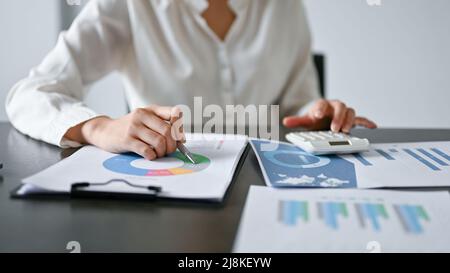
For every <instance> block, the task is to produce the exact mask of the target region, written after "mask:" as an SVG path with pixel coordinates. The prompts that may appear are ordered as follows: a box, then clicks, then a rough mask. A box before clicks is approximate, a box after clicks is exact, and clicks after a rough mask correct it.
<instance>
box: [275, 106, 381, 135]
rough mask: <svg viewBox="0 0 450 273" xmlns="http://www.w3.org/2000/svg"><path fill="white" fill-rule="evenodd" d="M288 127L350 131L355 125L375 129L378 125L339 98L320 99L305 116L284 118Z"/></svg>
mask: <svg viewBox="0 0 450 273" xmlns="http://www.w3.org/2000/svg"><path fill="white" fill-rule="evenodd" d="M283 124H284V126H286V127H288V128H295V127H304V128H306V129H308V130H314V131H316V130H329V129H331V130H332V131H333V132H340V131H342V132H344V133H349V132H350V130H351V129H352V128H353V127H354V126H363V127H366V128H370V129H374V128H377V125H376V124H375V123H374V122H373V121H371V120H369V119H367V118H364V117H358V116H356V113H355V110H354V109H353V108H350V107H347V106H346V105H345V104H344V103H343V102H341V101H338V100H324V99H321V100H318V101H317V102H316V103H315V104H314V105H313V106H312V107H311V108H310V109H309V111H308V113H307V114H306V115H304V116H290V117H286V118H284V120H283Z"/></svg>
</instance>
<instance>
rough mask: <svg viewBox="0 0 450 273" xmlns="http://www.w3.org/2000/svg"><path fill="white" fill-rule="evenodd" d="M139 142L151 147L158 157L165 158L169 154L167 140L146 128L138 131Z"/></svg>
mask: <svg viewBox="0 0 450 273" xmlns="http://www.w3.org/2000/svg"><path fill="white" fill-rule="evenodd" d="M136 136H137V137H138V138H139V140H141V141H143V142H145V143H147V145H151V146H152V147H153V150H155V152H156V155H157V156H158V157H164V156H165V155H166V152H167V145H166V138H165V137H163V136H162V135H160V134H158V133H156V132H155V131H152V130H150V129H148V128H146V127H144V126H142V128H141V129H140V130H138V131H137V134H136Z"/></svg>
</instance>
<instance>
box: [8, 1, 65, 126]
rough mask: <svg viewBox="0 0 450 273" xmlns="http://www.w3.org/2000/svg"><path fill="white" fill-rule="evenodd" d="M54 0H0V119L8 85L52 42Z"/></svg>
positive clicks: (55, 20) (55, 23)
mask: <svg viewBox="0 0 450 273" xmlns="http://www.w3.org/2000/svg"><path fill="white" fill-rule="evenodd" d="M57 1H58V0H56V1H55V0H39V1H33V0H2V1H0V37H1V42H0V120H6V119H7V118H6V113H5V107H4V102H5V97H6V94H7V93H8V91H9V89H11V87H12V86H13V85H14V83H15V82H17V81H18V80H20V79H22V78H24V77H25V76H26V75H27V74H28V71H29V70H30V68H31V67H32V66H35V65H36V64H38V63H39V62H40V61H41V60H42V58H43V56H45V54H46V53H47V52H48V51H50V49H51V48H52V47H53V46H54V44H55V41H56V33H57V29H58V26H59V16H58V11H59V9H58V5H57V4H58V3H57Z"/></svg>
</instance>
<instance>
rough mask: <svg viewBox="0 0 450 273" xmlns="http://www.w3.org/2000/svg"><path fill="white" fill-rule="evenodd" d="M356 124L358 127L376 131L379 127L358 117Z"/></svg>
mask: <svg viewBox="0 0 450 273" xmlns="http://www.w3.org/2000/svg"><path fill="white" fill-rule="evenodd" d="M354 123H355V125H356V126H363V127H366V128H369V129H375V128H377V127H378V126H377V124H376V123H375V122H373V121H371V120H370V119H367V118H363V117H356V118H355V122H354Z"/></svg>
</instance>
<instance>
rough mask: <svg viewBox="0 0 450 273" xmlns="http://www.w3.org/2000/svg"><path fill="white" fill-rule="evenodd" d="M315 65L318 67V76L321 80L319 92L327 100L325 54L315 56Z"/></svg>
mask: <svg viewBox="0 0 450 273" xmlns="http://www.w3.org/2000/svg"><path fill="white" fill-rule="evenodd" d="M313 60H314V65H315V66H316V70H317V76H318V78H319V91H320V95H321V97H322V98H325V96H326V92H325V76H326V73H325V72H326V71H325V65H326V62H325V55H323V54H314V56H313Z"/></svg>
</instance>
